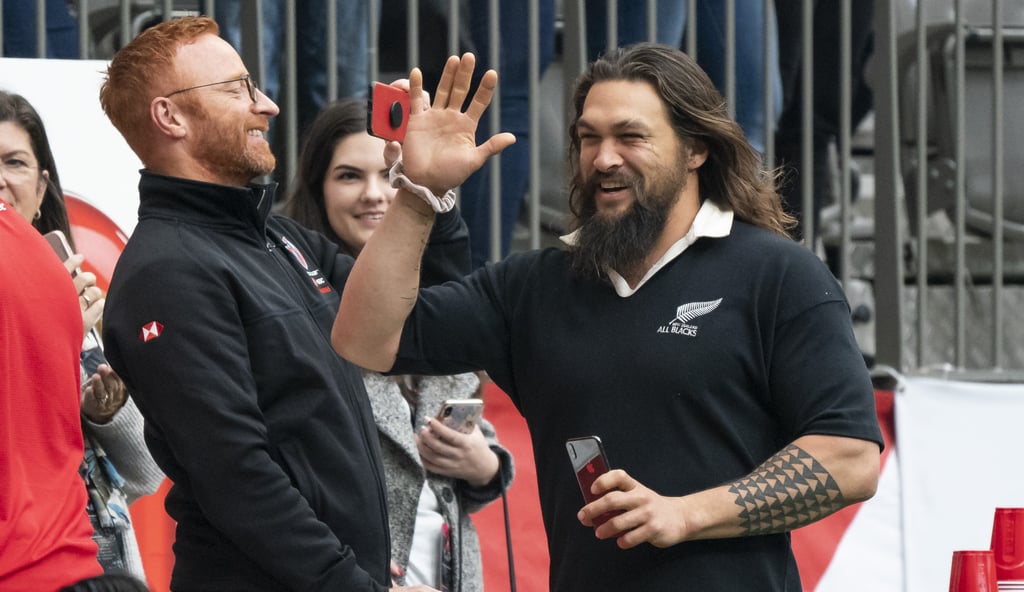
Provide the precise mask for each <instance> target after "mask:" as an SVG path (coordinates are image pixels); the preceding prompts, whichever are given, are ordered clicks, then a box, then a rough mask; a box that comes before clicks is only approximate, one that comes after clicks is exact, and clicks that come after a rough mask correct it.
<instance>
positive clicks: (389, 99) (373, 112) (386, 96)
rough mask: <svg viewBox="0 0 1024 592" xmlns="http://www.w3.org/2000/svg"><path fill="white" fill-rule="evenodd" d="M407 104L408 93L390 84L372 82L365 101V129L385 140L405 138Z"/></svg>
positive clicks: (407, 124)
mask: <svg viewBox="0 0 1024 592" xmlns="http://www.w3.org/2000/svg"><path fill="white" fill-rule="evenodd" d="M409 105H410V103H409V93H407V92H405V91H404V90H402V89H400V88H395V87H393V86H391V85H390V84H384V83H382V82H374V83H373V84H372V85H371V86H370V94H369V98H368V99H367V101H366V131H367V132H369V133H370V135H373V136H377V137H378V138H383V139H385V140H393V141H395V142H401V141H402V140H405V130H406V128H407V127H409V109H410V106H409Z"/></svg>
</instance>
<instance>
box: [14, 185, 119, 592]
mask: <svg viewBox="0 0 1024 592" xmlns="http://www.w3.org/2000/svg"><path fill="white" fill-rule="evenodd" d="M0 335H2V336H3V338H2V340H0V533H2V535H0V589H2V590H5V591H17V590H27V591H28V590H30V591H32V592H38V591H48V590H54V589H56V588H58V587H60V586H62V585H65V584H68V583H71V582H74V581H77V580H79V579H82V578H86V577H90V576H93V575H98V574H99V573H101V571H102V570H101V569H100V566H99V564H98V563H97V562H96V545H95V543H93V542H92V525H91V524H90V523H89V518H88V516H87V515H86V513H85V506H86V491H85V487H84V486H83V485H82V479H81V477H79V475H78V467H79V465H80V464H81V462H82V454H83V440H82V426H81V422H80V419H79V392H80V390H79V389H80V386H81V375H80V373H79V362H78V357H79V352H80V350H81V348H82V313H81V309H80V308H79V306H78V303H77V298H76V294H75V289H74V287H73V285H72V283H71V276H70V275H69V274H68V273H67V271H66V270H65V269H64V267H63V266H62V265H61V264H60V262H59V261H58V259H57V256H56V255H55V254H54V252H53V250H52V249H51V248H50V246H49V245H48V244H47V243H46V241H45V240H43V238H42V236H41V235H40V234H39V232H38V231H36V229H35V228H33V227H32V226H30V225H29V224H28V223H27V222H26V221H25V220H24V219H23V218H21V216H20V215H19V214H18V213H17V212H15V211H14V209H13V208H11V207H9V206H7V205H6V204H4V203H3V202H0Z"/></svg>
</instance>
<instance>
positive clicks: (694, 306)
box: [658, 298, 722, 337]
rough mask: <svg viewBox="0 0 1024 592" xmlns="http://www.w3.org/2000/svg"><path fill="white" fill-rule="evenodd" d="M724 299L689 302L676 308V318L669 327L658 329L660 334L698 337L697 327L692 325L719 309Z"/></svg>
mask: <svg viewBox="0 0 1024 592" xmlns="http://www.w3.org/2000/svg"><path fill="white" fill-rule="evenodd" d="M721 303H722V299H721V298H719V299H718V300H708V301H707V302H688V303H686V304H681V305H679V307H678V308H676V317H675V318H674V319H672V320H671V321H669V323H668V324H667V325H662V326H660V327H658V333H669V334H672V335H686V336H687V337H696V336H697V327H696V326H695V325H691V324H690V323H691V322H692V321H693V320H694V319H696V318H697V317H702V316H704V315H706V314H708V313H710V312H711V311H713V310H715V309H716V308H718V305H719V304H721Z"/></svg>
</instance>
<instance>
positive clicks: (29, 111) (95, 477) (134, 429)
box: [0, 91, 164, 578]
mask: <svg viewBox="0 0 1024 592" xmlns="http://www.w3.org/2000/svg"><path fill="white" fill-rule="evenodd" d="M0 158H2V162H0V172H2V173H3V177H4V182H3V185H2V186H0V199H2V200H3V201H4V202H6V203H9V204H10V205H11V206H12V207H13V208H14V210H15V211H17V212H18V213H19V214H20V215H21V216H22V217H23V218H25V219H26V220H27V221H29V222H30V223H31V224H32V225H33V226H34V227H35V228H36V230H38V231H39V232H40V233H41V234H46V233H48V232H50V231H53V230H59V231H61V232H62V233H63V235H64V237H65V238H66V239H67V241H68V245H69V246H70V247H71V255H70V256H69V257H68V258H67V259H66V260H65V261H64V265H65V267H66V268H67V269H68V271H69V272H70V273H72V276H73V281H74V285H75V290H76V291H77V293H78V302H79V305H80V307H81V311H82V327H83V331H84V334H85V340H84V341H83V343H82V349H81V356H80V365H81V372H82V387H83V388H82V393H81V402H80V405H81V415H82V418H81V423H82V432H83V435H84V437H85V458H84V460H83V461H82V465H81V468H80V473H81V476H82V479H83V480H84V481H85V486H86V490H87V491H88V494H89V503H88V506H87V510H88V513H89V518H90V520H91V522H92V525H93V529H94V533H93V539H94V540H95V541H96V543H97V544H98V545H99V549H100V552H99V560H100V564H101V565H102V566H103V568H104V570H105V571H107V572H126V573H130V574H132V575H135V576H136V577H138V578H144V577H145V576H144V573H143V569H142V561H141V558H140V557H139V548H138V543H137V542H136V540H135V533H134V531H133V530H132V525H131V518H130V516H129V513H128V506H129V505H130V504H131V503H132V502H133V501H135V499H137V498H138V497H141V496H143V495H149V494H151V493H153V492H155V491H156V489H157V488H158V487H159V486H160V483H161V482H162V481H163V478H164V475H163V473H162V472H161V471H160V469H159V467H157V466H156V463H155V462H154V461H153V458H152V457H151V456H150V454H149V451H148V450H147V448H146V445H145V441H144V439H143V433H142V432H143V420H142V415H141V414H140V413H139V410H138V408H136V406H135V403H134V402H133V401H132V400H131V397H130V396H129V394H128V392H127V389H126V388H125V385H124V383H123V382H122V381H121V379H120V378H119V377H118V376H117V374H116V373H114V371H113V370H112V369H111V368H110V366H108V365H107V363H106V358H105V357H104V355H103V350H102V348H101V346H100V340H99V337H98V335H97V333H96V331H95V325H96V324H97V323H98V322H99V320H100V316H101V315H102V313H103V303H104V299H103V293H102V291H101V290H100V288H99V287H98V286H96V276H95V275H94V274H92V273H90V272H87V271H81V270H79V269H78V268H79V266H80V265H81V264H82V262H83V261H84V260H85V257H84V256H83V255H81V254H76V253H74V238H73V237H72V234H71V225H70V223H69V221H68V214H67V208H66V207H65V203H64V194H63V191H62V190H61V185H60V177H59V176H58V174H57V167H56V164H55V163H54V159H53V153H52V152H51V150H50V143H49V140H48V139H47V137H46V129H45V127H44V125H43V121H42V119H41V118H40V117H39V114H38V113H37V112H36V110H35V109H34V108H33V107H32V105H31V104H30V103H29V102H28V101H27V100H26V99H25V98H24V97H22V96H20V95H17V94H14V93H9V92H3V91H0ZM2 188H6V190H3V189H2Z"/></svg>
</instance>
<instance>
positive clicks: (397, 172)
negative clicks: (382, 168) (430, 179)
mask: <svg viewBox="0 0 1024 592" xmlns="http://www.w3.org/2000/svg"><path fill="white" fill-rule="evenodd" d="M388 181H389V182H390V183H391V186H392V187H394V188H396V189H404V190H405V191H407V192H409V193H411V194H412V195H415V196H417V197H419V198H420V199H422V200H423V201H424V202H425V203H427V204H429V205H430V207H431V208H432V209H433V210H434V211H435V212H437V213H439V214H443V213H445V212H448V211H450V210H451V209H452V208H454V207H455V191H454V190H451V189H448V190H446V191H444V192H443V193H442V194H441V195H437V194H435V193H434V192H433V191H431V190H430V188H428V187H425V186H423V185H417V184H416V183H413V182H412V181H411V180H410V179H409V177H406V176H405V169H404V167H403V166H402V159H401V158H399V159H398V160H396V161H395V164H393V165H392V166H391V169H390V170H389V171H388Z"/></svg>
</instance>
